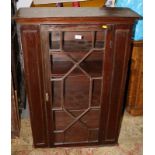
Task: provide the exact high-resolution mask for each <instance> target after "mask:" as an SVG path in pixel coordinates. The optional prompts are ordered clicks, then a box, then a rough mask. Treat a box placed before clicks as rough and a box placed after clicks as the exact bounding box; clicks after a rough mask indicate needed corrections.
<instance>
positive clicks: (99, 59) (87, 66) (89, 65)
mask: <svg viewBox="0 0 155 155" xmlns="http://www.w3.org/2000/svg"><path fill="white" fill-rule="evenodd" d="M102 64H103V52H101V51H93V52H92V53H91V54H90V55H89V56H88V57H87V58H86V59H85V60H84V61H82V62H81V63H80V66H81V67H82V68H83V69H84V70H85V71H86V72H87V73H88V74H89V75H90V76H92V77H101V76H102Z"/></svg>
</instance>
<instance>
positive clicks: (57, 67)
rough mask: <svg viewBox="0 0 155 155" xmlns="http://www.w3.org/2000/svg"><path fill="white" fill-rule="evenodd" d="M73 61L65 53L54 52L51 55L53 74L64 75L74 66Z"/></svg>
mask: <svg viewBox="0 0 155 155" xmlns="http://www.w3.org/2000/svg"><path fill="white" fill-rule="evenodd" d="M73 65H74V64H73V63H72V62H71V61H70V59H69V58H68V57H67V56H66V55H65V54H61V55H60V54H52V56H51V73H52V76H63V75H65V74H66V73H67V72H68V71H69V70H70V69H71V68H72V67H73Z"/></svg>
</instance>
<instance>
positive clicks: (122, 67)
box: [103, 25, 131, 144]
mask: <svg viewBox="0 0 155 155" xmlns="http://www.w3.org/2000/svg"><path fill="white" fill-rule="evenodd" d="M130 38H131V27H130V26H127V25H124V26H123V25H117V26H115V31H114V34H113V39H114V40H113V41H112V42H113V50H111V51H109V52H111V53H112V58H111V60H110V57H109V56H110V53H109V56H107V57H106V58H105V59H107V58H108V57H109V60H107V64H105V66H104V75H105V77H104V82H103V109H104V110H103V119H104V123H103V125H104V127H103V131H104V132H103V143H108V144H110V143H117V141H118V135H119V130H120V123H121V118H122V117H121V116H122V107H123V96H124V89H125V82H126V74H127V67H128V60H129V56H130ZM107 52H108V51H107ZM107 55H108V54H107ZM108 63H109V64H108ZM107 75H109V79H107V78H108V77H106V76H107ZM107 81H108V84H106V82H107ZM105 85H107V86H105ZM107 88H108V89H107ZM107 90H108V91H107ZM104 107H105V108H104Z"/></svg>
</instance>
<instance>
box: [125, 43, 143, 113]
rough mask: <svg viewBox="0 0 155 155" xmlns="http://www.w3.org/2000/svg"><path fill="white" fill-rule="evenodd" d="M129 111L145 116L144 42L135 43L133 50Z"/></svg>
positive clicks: (128, 99) (128, 96)
mask: <svg viewBox="0 0 155 155" xmlns="http://www.w3.org/2000/svg"><path fill="white" fill-rule="evenodd" d="M127 111H128V112H129V113H130V114H132V115H142V114H143V42H142V41H134V42H133V49H132V58H131V67H130V77H129V87H128V95H127Z"/></svg>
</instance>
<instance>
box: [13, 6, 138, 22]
mask: <svg viewBox="0 0 155 155" xmlns="http://www.w3.org/2000/svg"><path fill="white" fill-rule="evenodd" d="M73 18H87V19H91V18H103V19H112V18H115V19H126V18H130V19H132V20H133V19H138V18H140V16H139V15H138V14H137V13H136V12H134V11H132V10H131V9H129V8H106V7H102V8H98V7H56V8H54V7H51V8H49V7H46V8H45V7H41V8H39V7H36V8H35V7H32V8H21V9H19V10H18V12H17V14H16V16H15V19H16V21H20V20H25V21H26V20H29V21H30V20H40V21H43V19H44V21H45V19H46V20H47V19H48V21H50V20H51V21H52V20H53V19H57V20H62V19H65V20H66V19H70V20H71V19H73Z"/></svg>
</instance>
